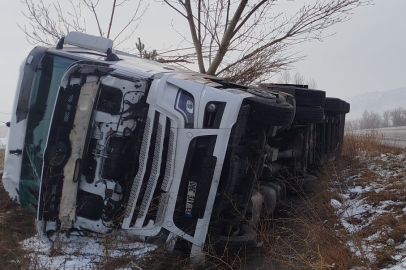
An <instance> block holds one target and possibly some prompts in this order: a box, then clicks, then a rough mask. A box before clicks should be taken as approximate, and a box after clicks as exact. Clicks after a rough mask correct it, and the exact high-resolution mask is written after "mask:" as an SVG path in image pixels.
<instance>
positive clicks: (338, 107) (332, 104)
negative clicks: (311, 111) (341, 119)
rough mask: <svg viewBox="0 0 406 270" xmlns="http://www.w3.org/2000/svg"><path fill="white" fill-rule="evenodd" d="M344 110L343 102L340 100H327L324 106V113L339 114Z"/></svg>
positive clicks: (328, 98)
mask: <svg viewBox="0 0 406 270" xmlns="http://www.w3.org/2000/svg"><path fill="white" fill-rule="evenodd" d="M342 110H343V103H342V100H341V99H339V98H330V97H327V98H326V103H325V104H324V111H326V112H333V113H339V112H341V111H342Z"/></svg>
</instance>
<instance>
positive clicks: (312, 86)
mask: <svg viewBox="0 0 406 270" xmlns="http://www.w3.org/2000/svg"><path fill="white" fill-rule="evenodd" d="M306 84H307V85H308V86H309V88H310V89H317V82H316V80H315V79H313V78H309V79H308V80H307V83H306Z"/></svg>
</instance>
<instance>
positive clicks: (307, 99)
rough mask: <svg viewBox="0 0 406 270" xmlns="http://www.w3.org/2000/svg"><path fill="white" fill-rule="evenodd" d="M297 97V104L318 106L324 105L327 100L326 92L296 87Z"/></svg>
mask: <svg viewBox="0 0 406 270" xmlns="http://www.w3.org/2000/svg"><path fill="white" fill-rule="evenodd" d="M295 99H296V104H297V105H303V106H310V107H318V106H324V104H325V101H326V92H324V91H321V90H313V89H301V88H296V89H295Z"/></svg>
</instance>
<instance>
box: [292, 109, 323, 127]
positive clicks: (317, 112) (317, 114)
mask: <svg viewBox="0 0 406 270" xmlns="http://www.w3.org/2000/svg"><path fill="white" fill-rule="evenodd" d="M323 120H324V110H323V108H321V107H302V106H297V107H296V115H295V121H296V122H298V123H323Z"/></svg>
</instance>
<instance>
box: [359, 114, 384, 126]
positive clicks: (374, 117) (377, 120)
mask: <svg viewBox="0 0 406 270" xmlns="http://www.w3.org/2000/svg"><path fill="white" fill-rule="evenodd" d="M381 124H382V117H381V116H380V115H379V114H378V113H374V112H369V111H368V110H364V112H363V113H362V117H361V119H360V129H371V128H379V127H381Z"/></svg>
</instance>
